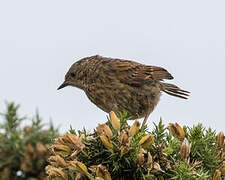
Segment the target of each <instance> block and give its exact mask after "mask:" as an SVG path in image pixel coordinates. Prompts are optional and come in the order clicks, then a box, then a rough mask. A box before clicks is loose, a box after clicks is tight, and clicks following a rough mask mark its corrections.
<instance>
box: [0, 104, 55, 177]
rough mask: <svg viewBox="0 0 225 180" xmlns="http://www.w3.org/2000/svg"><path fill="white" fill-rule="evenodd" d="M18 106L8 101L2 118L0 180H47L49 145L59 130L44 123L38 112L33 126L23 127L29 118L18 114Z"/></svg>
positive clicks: (0, 121) (0, 122) (0, 129)
mask: <svg viewBox="0 0 225 180" xmlns="http://www.w3.org/2000/svg"><path fill="white" fill-rule="evenodd" d="M18 108H19V106H18V105H15V104H14V103H9V104H7V110H6V112H5V113H1V116H2V119H1V120H0V179H1V180H28V179H29V180H38V179H40V180H43V179H47V177H46V174H45V172H44V168H45V166H46V165H47V159H48V157H49V151H48V147H49V146H50V144H51V143H52V142H53V140H54V138H56V137H57V136H58V130H57V129H55V128H54V127H53V125H52V124H50V126H49V128H48V129H46V130H44V125H43V124H42V123H41V119H40V117H39V115H38V113H37V114H36V115H35V116H34V118H33V119H32V120H31V123H30V124H31V125H30V126H28V125H27V126H24V127H21V123H22V122H23V121H24V120H26V119H27V118H26V117H19V116H18V112H17V111H18Z"/></svg>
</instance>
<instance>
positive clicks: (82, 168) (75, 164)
mask: <svg viewBox="0 0 225 180" xmlns="http://www.w3.org/2000/svg"><path fill="white" fill-rule="evenodd" d="M70 165H71V166H72V167H73V168H74V170H75V171H78V172H79V173H81V174H84V175H86V176H87V177H89V178H90V179H93V177H92V176H91V175H90V174H89V173H88V170H87V167H86V166H85V164H83V163H82V162H79V161H77V160H75V161H70Z"/></svg>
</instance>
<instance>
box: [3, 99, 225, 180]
mask: <svg viewBox="0 0 225 180" xmlns="http://www.w3.org/2000/svg"><path fill="white" fill-rule="evenodd" d="M18 108H19V106H18V105H15V104H14V103H9V104H7V109H6V112H5V113H1V116H2V119H1V121H0V179H1V180H45V179H53V180H75V179H76V180H85V179H91V180H111V179H113V180H125V179H126V180H127V179H129V180H136V179H146V180H157V179H159V180H163V179H172V180H207V179H212V180H219V179H225V142H224V141H225V139H224V133H223V132H220V133H218V134H216V132H215V131H214V130H212V129H211V128H208V129H206V128H204V127H203V125H202V124H198V125H196V126H193V127H187V126H183V127H181V126H180V125H179V124H177V123H174V124H169V126H165V125H164V124H163V123H162V120H160V122H159V123H158V124H154V128H153V130H152V131H150V130H149V129H148V128H147V126H144V127H143V128H140V123H139V122H138V121H134V122H133V124H132V125H131V126H130V125H128V124H127V119H128V118H127V114H126V113H125V112H124V113H121V114H120V117H119V118H118V117H117V116H116V115H115V113H114V112H111V113H110V116H109V118H108V120H107V122H106V123H105V124H100V125H98V126H97V127H96V128H95V129H94V132H87V131H86V129H85V128H84V129H83V130H79V131H75V130H73V129H72V128H71V129H70V130H69V132H68V133H66V134H65V135H63V136H58V129H56V128H54V127H53V125H52V124H51V123H50V126H49V127H48V128H47V129H46V128H44V125H43V124H42V123H41V119H40V117H39V115H38V113H37V114H36V115H35V116H34V117H33V119H32V120H31V123H30V125H29V126H28V125H25V126H22V125H21V123H22V122H24V120H26V119H27V118H26V117H20V116H19V115H18V113H17V111H18Z"/></svg>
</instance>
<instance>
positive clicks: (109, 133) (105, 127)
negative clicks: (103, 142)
mask: <svg viewBox="0 0 225 180" xmlns="http://www.w3.org/2000/svg"><path fill="white" fill-rule="evenodd" d="M103 130H104V133H105V135H106V136H107V137H108V138H109V139H112V138H113V133H112V131H111V129H110V128H109V126H107V125H106V124H104V126H103Z"/></svg>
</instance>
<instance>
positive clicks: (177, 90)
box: [161, 83, 190, 99]
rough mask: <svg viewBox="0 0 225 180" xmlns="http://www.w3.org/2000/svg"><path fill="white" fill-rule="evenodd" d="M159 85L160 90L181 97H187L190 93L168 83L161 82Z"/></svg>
mask: <svg viewBox="0 0 225 180" xmlns="http://www.w3.org/2000/svg"><path fill="white" fill-rule="evenodd" d="M161 86H162V91H164V92H165V93H167V94H169V95H171V96H176V97H179V98H183V99H187V98H188V96H189V93H190V92H188V91H185V90H183V89H180V88H179V87H177V86H175V85H173V84H169V83H161Z"/></svg>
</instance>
